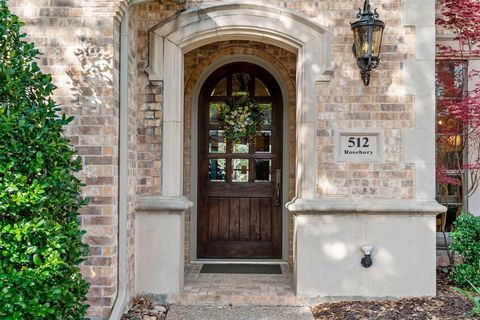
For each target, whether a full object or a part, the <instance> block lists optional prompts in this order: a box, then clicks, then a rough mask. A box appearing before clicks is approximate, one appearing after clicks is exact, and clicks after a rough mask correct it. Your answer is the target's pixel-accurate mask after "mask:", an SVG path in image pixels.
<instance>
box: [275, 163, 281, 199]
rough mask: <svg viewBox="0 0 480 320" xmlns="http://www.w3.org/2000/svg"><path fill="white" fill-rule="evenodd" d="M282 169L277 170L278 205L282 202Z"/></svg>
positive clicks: (276, 195)
mask: <svg viewBox="0 0 480 320" xmlns="http://www.w3.org/2000/svg"><path fill="white" fill-rule="evenodd" d="M281 190H282V169H276V170H275V205H276V206H277V207H278V206H280V205H281V204H282V195H281Z"/></svg>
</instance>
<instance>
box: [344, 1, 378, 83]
mask: <svg viewBox="0 0 480 320" xmlns="http://www.w3.org/2000/svg"><path fill="white" fill-rule="evenodd" d="M357 18H358V19H359V20H358V21H355V22H353V23H350V25H351V27H352V31H353V40H354V42H353V54H354V55H355V58H357V65H358V67H359V68H360V73H361V75H362V80H363V83H364V84H365V85H366V86H368V85H369V84H370V72H371V71H372V70H373V69H375V68H376V67H378V64H379V63H380V47H381V45H382V36H383V29H385V23H384V22H383V21H382V20H379V19H378V18H380V15H379V14H378V13H377V9H375V10H374V11H373V12H372V10H371V9H370V0H365V3H364V4H363V12H362V10H361V9H360V8H359V9H358V14H357Z"/></svg>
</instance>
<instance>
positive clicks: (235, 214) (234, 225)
mask: <svg viewBox="0 0 480 320" xmlns="http://www.w3.org/2000/svg"><path fill="white" fill-rule="evenodd" d="M239 238H240V199H238V198H231V199H230V237H229V238H228V240H230V241H237V240H239Z"/></svg>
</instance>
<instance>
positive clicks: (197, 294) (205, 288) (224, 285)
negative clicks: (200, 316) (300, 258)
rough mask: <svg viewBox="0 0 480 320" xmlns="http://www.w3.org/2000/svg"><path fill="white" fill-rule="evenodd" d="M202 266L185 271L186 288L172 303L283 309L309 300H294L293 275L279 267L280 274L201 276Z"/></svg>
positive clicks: (187, 268) (191, 267)
mask: <svg viewBox="0 0 480 320" xmlns="http://www.w3.org/2000/svg"><path fill="white" fill-rule="evenodd" d="M201 268H202V265H197V264H195V265H189V266H187V267H186V268H185V287H184V292H183V294H181V295H174V296H172V297H171V302H172V303H178V304H185V305H264V306H269V305H270V306H272V305H284V306H305V305H309V303H308V302H309V299H307V297H303V296H296V295H295V292H294V291H293V285H292V284H293V278H292V273H291V272H290V269H289V267H288V266H287V265H282V266H281V269H282V274H213V273H212V274H209V273H200V269H201Z"/></svg>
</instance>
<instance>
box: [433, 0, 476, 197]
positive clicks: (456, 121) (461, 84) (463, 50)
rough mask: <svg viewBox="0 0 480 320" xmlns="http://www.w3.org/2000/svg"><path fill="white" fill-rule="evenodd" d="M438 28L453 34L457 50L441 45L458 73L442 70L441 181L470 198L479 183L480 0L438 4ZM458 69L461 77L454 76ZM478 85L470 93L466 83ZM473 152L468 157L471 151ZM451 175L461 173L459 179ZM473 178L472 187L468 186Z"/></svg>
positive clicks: (439, 71)
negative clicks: (477, 65) (475, 64)
mask: <svg viewBox="0 0 480 320" xmlns="http://www.w3.org/2000/svg"><path fill="white" fill-rule="evenodd" d="M439 4H440V6H441V11H440V17H439V18H437V25H438V26H440V27H442V28H444V29H445V30H446V31H447V32H450V33H453V35H454V40H455V42H456V44H457V45H455V46H450V45H438V46H437V48H438V53H439V55H440V56H441V57H443V58H446V59H449V60H455V61H457V64H458V65H461V64H462V62H464V63H465V64H464V66H463V67H459V68H444V69H441V68H437V95H439V100H438V101H437V112H439V113H440V114H441V118H439V119H440V120H439V121H438V126H437V127H438V128H437V168H436V169H437V170H436V171H437V174H436V176H437V181H438V182H439V183H444V184H457V185H458V184H459V183H460V182H461V184H462V186H463V187H464V188H465V191H466V192H465V193H466V196H467V197H469V196H471V195H472V193H473V192H475V190H476V189H477V187H478V185H479V183H480V81H479V75H480V71H479V70H473V69H471V68H469V66H470V61H471V60H472V59H479V57H480V50H479V48H480V0H439ZM458 70H459V72H460V74H455V72H457V71H458ZM467 81H471V82H473V83H475V85H474V86H471V88H470V90H469V89H468V88H465V83H467ZM467 150H468V154H467V152H466V151H467ZM451 172H457V173H460V175H457V177H460V180H459V179H458V178H456V177H454V176H452V175H451V174H450V173H451ZM467 177H468V180H469V185H468V186H466V185H465V183H464V182H465V179H466V178H467Z"/></svg>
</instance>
